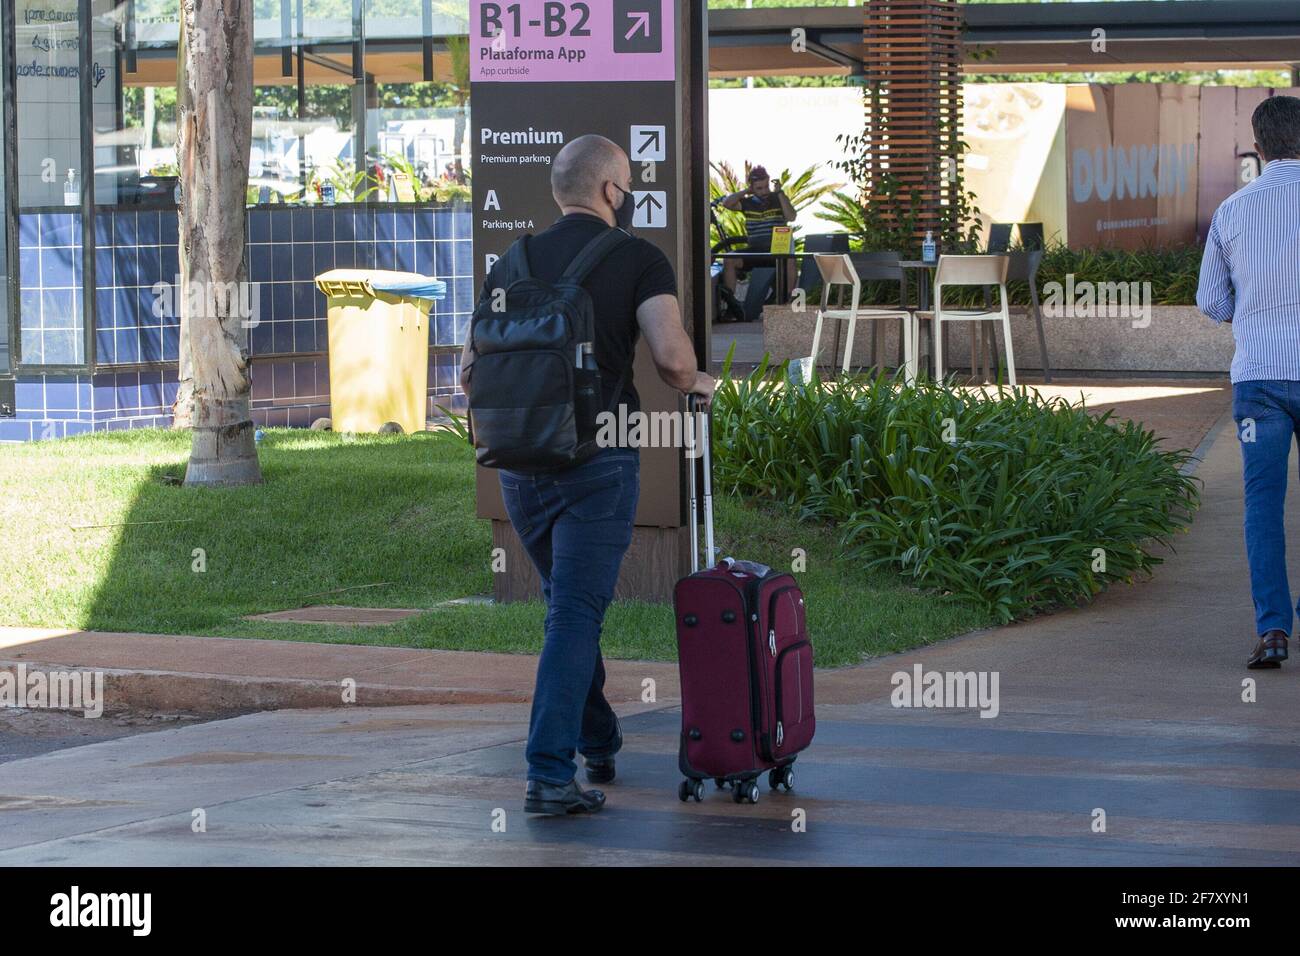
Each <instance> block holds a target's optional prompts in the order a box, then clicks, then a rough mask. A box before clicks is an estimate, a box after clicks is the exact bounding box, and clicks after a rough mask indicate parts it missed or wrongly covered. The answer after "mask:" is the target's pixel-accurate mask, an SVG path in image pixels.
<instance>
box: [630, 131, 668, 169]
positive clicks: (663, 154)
mask: <svg viewBox="0 0 1300 956" xmlns="http://www.w3.org/2000/svg"><path fill="white" fill-rule="evenodd" d="M667 159H668V127H667V126H633V127H632V162H634V163H662V162H666V161H667Z"/></svg>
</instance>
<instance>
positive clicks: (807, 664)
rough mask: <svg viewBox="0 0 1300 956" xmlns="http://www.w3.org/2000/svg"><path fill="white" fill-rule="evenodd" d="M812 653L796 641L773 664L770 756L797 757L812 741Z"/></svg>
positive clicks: (804, 644)
mask: <svg viewBox="0 0 1300 956" xmlns="http://www.w3.org/2000/svg"><path fill="white" fill-rule="evenodd" d="M813 727H814V716H813V652H812V644H811V643H809V642H808V641H806V640H802V641H798V642H796V643H794V644H791V645H790V646H789V647H787V648H785V649H784V650H783V651H781V654H780V656H779V657H778V658H777V661H776V728H775V729H774V730H773V732H772V736H771V738H770V739H771V745H772V756H773V757H774V758H775V757H779V756H781V755H782V754H788V753H798V752H799V751H800V750H802V749H803V748H804V747H807V746H808V744H809V743H810V742H811V741H812V735H813Z"/></svg>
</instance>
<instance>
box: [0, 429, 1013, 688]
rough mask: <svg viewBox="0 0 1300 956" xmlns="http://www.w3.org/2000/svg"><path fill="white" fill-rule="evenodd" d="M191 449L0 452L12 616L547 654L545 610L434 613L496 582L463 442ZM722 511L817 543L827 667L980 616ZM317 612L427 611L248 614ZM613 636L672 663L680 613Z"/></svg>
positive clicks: (651, 618)
mask: <svg viewBox="0 0 1300 956" xmlns="http://www.w3.org/2000/svg"><path fill="white" fill-rule="evenodd" d="M188 454H189V434H188V433H186V432H171V431H160V430H152V429H148V430H138V431H130V432H113V433H107V434H98V435H91V436H83V437H78V438H70V439H65V440H61V441H53V442H39V443H32V444H27V445H4V446H0V554H3V558H0V624H8V625H27V626H45V627H76V628H85V629H95V630H116V631H128V630H129V631H146V632H157V633H177V634H199V635H220V636H225V637H250V638H274V639H283V640H305V641H328V642H340V643H354V644H391V645H400V646H405V647H436V648H456V649H465V650H492V651H507V652H517V653H535V652H536V651H537V650H538V649H539V648H540V644H541V621H542V614H543V609H542V607H541V606H540V605H539V604H537V603H532V604H518V605H509V606H501V607H497V606H491V605H453V606H442V607H440V606H438V605H439V604H441V602H444V601H448V600H450V599H453V598H460V597H465V596H468V595H481V594H487V593H489V592H490V591H491V588H492V581H491V570H490V560H491V541H490V535H489V530H488V526H487V522H485V521H480V520H478V519H477V518H475V517H474V473H473V467H472V461H473V456H472V454H471V452H470V450H469V449H468V448H467V447H466V446H465V445H464V444H463V443H462V442H461V441H460V440H458V439H457V438H456V437H455V436H453V435H451V434H449V433H427V434H421V435H413V436H359V437H356V438H353V439H346V438H344V437H343V436H340V435H335V434H330V433H321V432H310V431H303V430H293V429H270V430H268V431H267V432H266V438H265V440H264V441H263V443H262V445H261V461H262V472H263V476H264V478H265V483H264V484H263V485H261V486H258V487H250V488H237V489H204V488H184V487H181V486H180V485H179V484H177V483H176V479H179V478H180V477H181V476H182V475H183V474H184V468H185V461H186V459H187V457H188ZM717 520H718V536H719V546H720V547H721V549H722V551H723V553H725V554H734V555H736V556H737V557H744V558H748V559H750V560H756V561H762V562H764V563H767V564H771V565H773V566H774V567H786V568H788V567H790V563H791V551H792V549H794V548H801V549H803V550H804V551H805V552H806V553H807V570H806V571H804V572H802V573H801V574H800V575H799V579H800V582H801V584H802V585H803V588H804V591H805V593H806V595H807V599H808V618H809V627H810V629H811V632H812V636H813V640H814V642H815V644H816V647H817V659H818V663H819V664H821V665H823V666H842V665H845V664H853V663H856V662H858V661H860V660H863V659H864V658H867V657H871V656H875V655H879V654H884V653H889V652H893V651H899V650H904V649H907V648H909V647H915V646H917V645H919V644H924V643H928V642H931V641H935V640H940V639H942V638H946V637H950V636H952V635H955V634H959V633H962V632H965V631H968V630H971V629H972V628H976V627H980V626H983V625H985V624H986V623H988V622H987V620H986V619H985V618H984V617H982V616H981V615H980V614H979V613H978V612H976V611H975V610H973V609H972V608H970V607H969V606H967V605H963V604H961V603H958V602H955V601H953V600H951V599H947V598H941V597H936V596H934V595H923V594H919V593H916V592H915V591H912V590H910V589H908V588H906V587H904V586H902V584H901V583H899V582H898V580H897V579H895V578H892V577H890V576H888V575H887V574H864V573H863V572H861V571H860V570H859V569H857V568H855V567H854V566H852V565H850V564H849V563H847V562H846V561H844V560H841V559H839V558H837V556H836V552H837V549H836V547H835V540H834V535H833V534H832V533H831V531H830V530H828V529H825V528H819V527H814V526H810V525H801V524H799V523H797V522H795V521H794V520H793V519H791V518H789V517H788V516H785V515H781V514H777V513H774V512H772V511H770V510H768V509H764V508H762V507H759V506H756V505H753V504H746V503H742V502H740V501H736V500H729V499H720V500H718V502H717ZM87 525H89V526H95V527H81V526H87ZM105 526H106V527H105ZM198 549H202V553H203V557H204V559H205V561H206V569H205V570H203V571H201V572H200V571H196V570H195V566H196V562H197V560H198V558H196V551H197V550H198ZM345 589H346V590H345ZM308 604H352V605H364V606H379V607H416V608H428V609H429V610H428V612H427V613H425V614H421V615H419V616H417V617H413V618H411V619H409V620H407V621H404V622H402V623H399V624H394V625H389V626H383V627H342V626H335V625H316V624H273V623H267V622H253V621H246V620H243V617H244V615H248V614H257V613H261V612H266V611H276V610H283V609H286V608H296V607H301V606H303V605H308ZM602 646H603V648H604V650H605V653H606V655H607V656H610V657H617V658H631V659H652V660H671V659H673V657H674V655H675V650H674V638H673V626H672V611H671V609H670V608H669V607H666V606H657V605H648V604H640V603H632V602H627V603H618V604H616V605H615V606H614V607H613V608H611V610H610V612H609V616H608V617H607V619H606V623H605V633H604V638H603V644H602Z"/></svg>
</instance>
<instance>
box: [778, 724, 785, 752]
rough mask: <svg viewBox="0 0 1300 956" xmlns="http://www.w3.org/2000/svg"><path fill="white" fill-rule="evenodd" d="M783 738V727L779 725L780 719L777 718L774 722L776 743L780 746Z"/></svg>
mask: <svg viewBox="0 0 1300 956" xmlns="http://www.w3.org/2000/svg"><path fill="white" fill-rule="evenodd" d="M783 740H785V728H784V727H783V726H782V725H781V721H779V720H778V721H777V722H776V745H777V746H778V747H779V746H781V741H783Z"/></svg>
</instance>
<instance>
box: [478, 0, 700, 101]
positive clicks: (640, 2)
mask: <svg viewBox="0 0 1300 956" xmlns="http://www.w3.org/2000/svg"><path fill="white" fill-rule="evenodd" d="M675 2H676V0H587V2H569V0H471V2H470V27H469V41H470V79H471V81H473V82H475V83H610V82H629V81H647V80H669V81H671V80H673V79H674V78H675V76H676V57H675V55H674V54H675V50H674V46H673V41H674V37H675V33H674V22H673V19H674V5H675Z"/></svg>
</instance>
